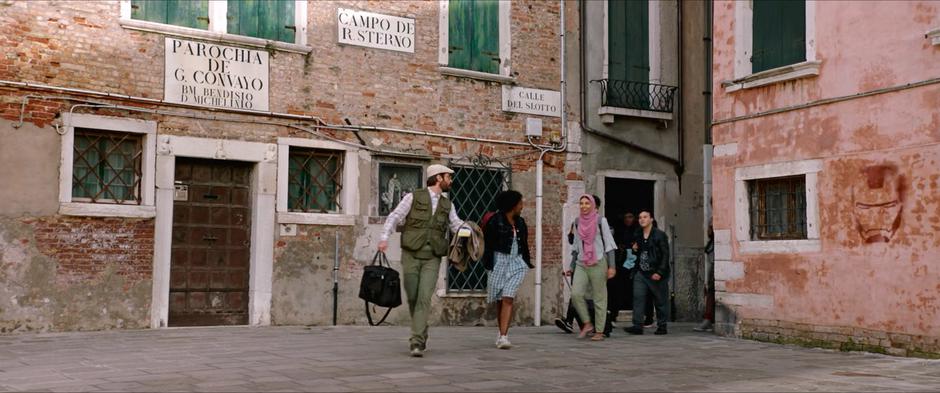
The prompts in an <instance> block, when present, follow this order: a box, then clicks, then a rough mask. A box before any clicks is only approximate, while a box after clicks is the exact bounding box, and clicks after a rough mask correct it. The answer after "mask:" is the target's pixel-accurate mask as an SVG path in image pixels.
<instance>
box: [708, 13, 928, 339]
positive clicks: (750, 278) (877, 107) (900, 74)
mask: <svg viewBox="0 0 940 393" xmlns="http://www.w3.org/2000/svg"><path fill="white" fill-rule="evenodd" d="M809 6H810V7H815V21H814V22H808V23H815V29H816V35H815V41H816V59H817V60H820V61H821V62H822V63H821V66H820V73H819V76H817V77H811V78H806V79H799V80H793V81H787V82H780V83H776V84H771V85H767V86H761V87H756V88H751V89H746V90H739V91H734V92H727V91H726V90H725V88H723V87H722V84H721V83H722V81H728V80H732V79H734V66H733V64H734V58H735V39H736V37H735V35H734V30H735V29H734V24H735V2H734V1H718V2H716V3H715V25H714V26H715V27H714V50H715V51H714V86H713V91H714V107H713V109H714V119H715V121H716V122H719V123H721V121H722V120H726V119H732V118H736V117H740V116H745V115H752V114H757V113H760V112H764V111H768V110H772V109H777V108H784V107H789V106H794V105H800V104H806V103H810V102H813V101H817V100H823V99H828V98H833V97H840V96H849V95H854V94H858V93H865V92H871V91H875V90H878V89H882V88H888V87H893V86H900V85H906V84H909V83H917V82H922V81H927V80H931V79H934V78H940V45H932V44H931V41H930V40H929V39H927V38H925V33H926V32H927V31H929V30H932V29H935V28H938V27H940V2H930V1H912V2H904V1H884V2H868V1H865V2H846V1H819V2H816V3H815V4H814V5H809ZM713 135H714V143H715V145H716V146H717V147H718V148H722V147H723V146H725V147H729V148H730V147H732V146H734V145H733V144H737V145H736V146H737V149H736V153H734V154H730V155H726V156H722V157H716V158H715V161H714V167H713V173H714V205H715V206H714V212H715V213H714V214H715V218H714V225H715V228H716V230H730V231H731V242H730V247H731V259H732V260H733V261H734V262H735V263H742V264H743V267H744V275H743V277H737V278H735V279H731V280H728V281H726V282H725V283H724V285H725V290H726V292H727V293H730V294H755V295H763V296H764V298H765V299H766V298H768V297H770V298H772V305H771V306H767V303H766V302H765V303H762V304H757V303H755V304H754V305H749V304H747V302H742V304H738V305H735V306H734V307H733V309H734V310H735V312H736V316H737V319H738V320H740V319H748V318H756V319H764V320H780V321H790V322H797V323H804V324H810V325H820V326H848V327H857V328H863V329H871V330H877V331H884V332H894V333H903V334H909V335H920V336H927V337H933V338H940V84H938V83H933V84H926V85H924V86H920V87H912V88H907V89H902V90H899V91H896V92H891V93H884V94H876V95H871V96H867V97H859V98H854V99H850V100H846V101H841V102H837V103H831V104H823V105H815V106H810V107H807V108H804V109H798V110H793V111H788V112H784V113H779V114H770V115H764V116H758V117H755V118H752V119H742V120H738V121H732V122H726V123H722V124H719V125H716V126H715V127H714V129H713ZM724 151H732V152H734V149H733V148H731V149H730V150H729V149H725V150H724ZM811 159H821V160H822V161H823V168H822V171H821V172H819V175H818V176H819V180H818V198H819V211H820V213H819V220H820V222H819V224H820V225H819V227H820V241H821V252H809V253H759V254H755V253H746V254H745V253H742V252H741V250H740V247H739V244H738V241H739V240H744V239H739V238H738V234H737V233H736V230H735V222H736V217H737V216H738V215H741V214H744V215H746V214H747V211H735V202H734V198H735V196H734V189H735V180H734V175H735V169H736V168H742V167H751V166H755V165H760V164H765V163H780V162H788V161H801V160H811ZM866 168H869V169H866ZM883 168H895V169H896V174H897V176H892V175H891V174H892V173H893V172H892V169H888V170H887V171H885V170H884V169H883ZM885 174H887V177H888V178H890V179H889V181H888V183H890V182H891V179H897V180H898V182H897V184H898V185H899V188H900V205H899V206H898V207H899V211H900V213H899V217H900V220H899V226H898V228H897V231H896V232H895V233H894V234H893V235H892V236H891V239H890V240H889V241H888V242H871V243H869V242H866V241H865V239H864V238H863V236H862V234H861V233H860V231H859V222H860V220H861V221H878V220H881V221H891V220H892V218H891V217H876V216H865V215H864V214H865V213H863V212H861V211H859V210H858V209H857V208H856V202H857V201H858V200H859V199H860V198H862V194H864V193H865V192H867V191H865V190H868V186H869V180H878V179H880V178H882V177H884V176H882V175H885ZM869 175H871V176H869ZM875 183H877V181H876V182H875ZM872 184H874V183H872ZM872 187H874V185H872ZM882 191H883V190H882ZM893 212H894V210H891V211H887V213H885V214H887V215H890V214H893ZM867 214H869V215H871V214H872V212H868V213H867ZM892 222H893V221H892ZM931 342H933V343H936V342H938V341H937V340H934V341H931ZM933 345H935V344H933Z"/></svg>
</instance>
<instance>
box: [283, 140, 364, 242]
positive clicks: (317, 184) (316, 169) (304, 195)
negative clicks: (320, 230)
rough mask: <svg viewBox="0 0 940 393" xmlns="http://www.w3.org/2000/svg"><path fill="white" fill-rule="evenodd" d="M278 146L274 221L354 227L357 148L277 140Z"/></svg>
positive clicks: (316, 142)
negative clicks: (275, 213) (276, 212)
mask: <svg viewBox="0 0 940 393" xmlns="http://www.w3.org/2000/svg"><path fill="white" fill-rule="evenodd" d="M278 147H279V149H278V176H277V211H278V222H280V223H294V224H325V225H353V224H355V217H354V216H355V215H356V214H358V211H359V208H358V205H359V197H358V192H357V191H356V190H357V184H358V182H359V179H358V178H359V160H358V154H359V152H358V149H356V148H354V147H351V146H347V145H344V144H341V143H337V142H330V141H320V140H312V139H303V138H278Z"/></svg>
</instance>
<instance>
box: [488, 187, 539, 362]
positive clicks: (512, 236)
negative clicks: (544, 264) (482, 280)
mask: <svg viewBox="0 0 940 393" xmlns="http://www.w3.org/2000/svg"><path fill="white" fill-rule="evenodd" d="M496 206H497V208H498V209H499V212H498V213H496V215H494V216H493V217H492V218H490V220H489V221H488V222H487V223H486V225H485V228H484V229H483V238H484V243H485V252H484V254H483V264H484V265H483V266H484V267H485V268H486V269H487V270H489V271H490V274H489V278H488V279H487V286H488V296H487V301H488V302H490V303H492V302H496V303H497V304H498V310H499V311H498V313H497V322H498V324H499V336H498V337H497V339H496V348H499V349H509V348H510V347H512V344H511V343H510V342H509V321H511V320H512V306H513V298H515V296H516V290H517V289H519V285H520V284H522V280H523V279H524V278H525V273H526V268H529V269H531V268H532V264H531V263H529V242H528V237H529V236H528V233H529V232H528V228H526V225H525V220H523V219H522V216H520V214H521V213H522V194H520V193H519V192H518V191H503V192H502V193H500V194H499V195H497V196H496Z"/></svg>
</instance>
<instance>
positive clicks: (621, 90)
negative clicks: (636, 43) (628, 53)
mask: <svg viewBox="0 0 940 393" xmlns="http://www.w3.org/2000/svg"><path fill="white" fill-rule="evenodd" d="M591 82H598V83H600V84H601V94H602V95H601V103H602V105H603V106H613V107H618V108H628V109H640V110H644V111H653V112H666V113H672V102H673V99H672V98H673V96H675V94H676V90H678V89H679V88H678V87H675V86H668V85H659V84H656V83H648V82H635V81H625V80H617V79H597V80H593V81H591Z"/></svg>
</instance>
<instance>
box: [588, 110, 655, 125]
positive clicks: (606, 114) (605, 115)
mask: <svg viewBox="0 0 940 393" xmlns="http://www.w3.org/2000/svg"><path fill="white" fill-rule="evenodd" d="M597 114H598V115H600V117H601V122H602V123H604V124H612V123H614V120H615V117H616V116H624V117H641V118H645V119H656V120H666V121H669V120H672V119H673V117H672V113H667V112H654V111H644V110H641V109H629V108H618V107H615V106H602V107H600V109H598V110H597Z"/></svg>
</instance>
